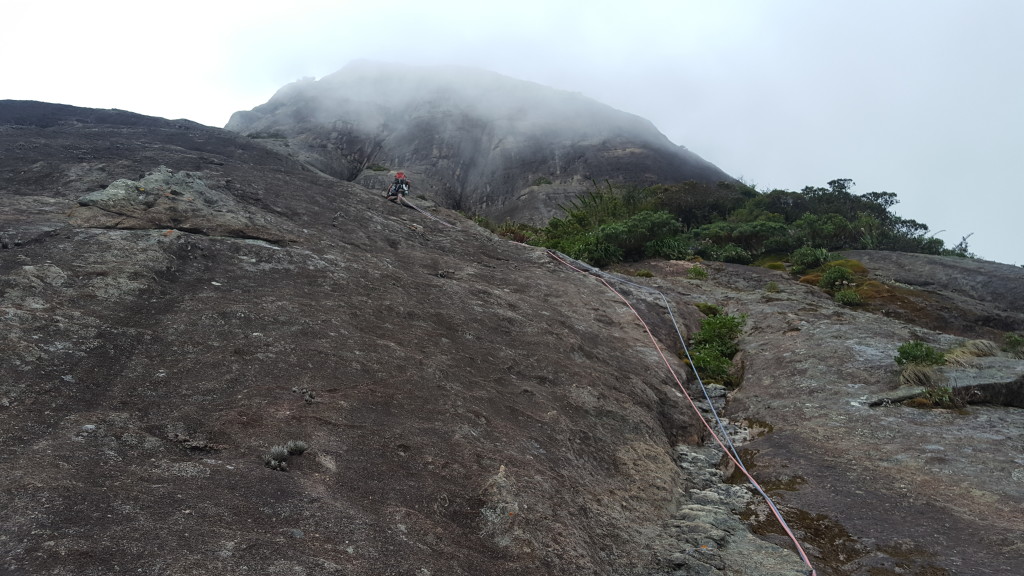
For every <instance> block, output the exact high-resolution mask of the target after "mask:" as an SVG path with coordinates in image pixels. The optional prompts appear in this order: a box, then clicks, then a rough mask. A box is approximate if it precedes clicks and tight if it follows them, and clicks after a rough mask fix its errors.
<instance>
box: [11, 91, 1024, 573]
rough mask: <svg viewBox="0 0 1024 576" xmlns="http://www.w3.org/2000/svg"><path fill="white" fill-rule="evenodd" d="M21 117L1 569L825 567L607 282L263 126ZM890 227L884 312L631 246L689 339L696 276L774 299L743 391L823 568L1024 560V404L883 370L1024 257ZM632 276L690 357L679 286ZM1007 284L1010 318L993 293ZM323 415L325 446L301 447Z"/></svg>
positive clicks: (737, 306)
mask: <svg viewBox="0 0 1024 576" xmlns="http://www.w3.org/2000/svg"><path fill="white" fill-rule="evenodd" d="M0 120H2V123H0V205H2V207H3V209H2V210H0V349H2V355H0V468H2V470H3V471H4V474H3V475H2V476H0V509H2V510H3V511H4V522H2V523H0V573H5V574H18V575H20V574H46V575H50V574H52V575H72V574H73V575H82V574H87V575H99V574H103V575H106V574H116V573H133V574H168V573H172V574H197V575H198V574H210V573H218V574H229V575H231V574H252V573H270V574H277V573H297V574H358V575H363V574H365V575H378V574H423V575H427V574H467V575H468V574H473V575H481V574H483V575H487V574H552V575H554V574H608V575H655V574H659V575H661V574H674V575H680V576H681V575H691V574H702V575H703V574H710V575H734V574H748V575H751V576H754V575H767V574H778V575H792V576H796V575H798V574H806V573H807V571H806V569H805V566H804V565H803V564H802V563H801V562H800V560H799V559H798V557H797V555H796V554H795V553H794V551H793V550H794V548H793V546H792V544H791V543H790V542H789V541H788V539H786V538H783V537H782V536H781V535H780V529H779V528H778V527H777V524H774V523H773V521H772V520H771V518H770V516H769V514H768V511H767V510H766V507H765V505H764V504H761V503H759V502H760V501H759V500H758V499H756V498H754V497H752V491H751V490H750V489H748V488H746V487H744V486H743V485H742V484H739V483H735V484H734V483H733V480H734V478H728V474H729V472H730V468H731V466H730V465H729V464H728V463H727V462H726V461H725V460H724V459H723V458H722V457H721V455H720V454H721V452H720V451H719V450H718V449H717V447H716V446H715V445H714V444H713V443H710V442H709V437H708V436H709V434H708V433H707V431H706V429H705V428H704V426H703V425H702V424H701V423H699V422H698V420H697V419H696V416H695V415H694V414H695V413H694V412H693V410H691V408H690V407H689V402H687V401H686V399H685V398H684V397H683V396H682V390H680V389H679V388H677V387H676V385H675V383H674V381H673V379H672V378H671V376H669V375H668V373H667V372H666V369H665V364H664V362H663V361H662V359H661V357H660V356H659V354H658V353H657V351H656V350H655V349H654V347H653V345H652V343H651V340H650V338H649V337H648V336H647V334H646V333H645V331H644V329H643V326H642V325H641V324H640V323H639V321H638V320H637V318H636V316H635V315H634V314H633V313H632V311H631V310H630V309H629V308H628V307H627V306H626V305H625V303H624V302H623V301H622V300H621V299H619V297H618V296H616V295H614V294H612V293H611V292H610V291H609V290H608V289H607V288H606V287H605V286H604V285H603V284H601V283H600V282H598V281H597V280H595V279H594V278H593V277H591V276H587V275H585V274H581V273H579V272H576V271H573V270H571V269H569V268H567V267H566V266H564V265H562V264H560V263H557V262H555V261H554V260H552V259H551V258H549V257H548V255H547V254H546V253H545V252H544V251H542V250H538V249H536V248H531V247H527V246H523V245H520V244H515V243H511V242H508V241H505V240H502V239H499V238H496V237H494V236H492V235H490V234H489V233H487V232H486V231H484V230H482V229H480V228H478V227H476V226H475V225H474V224H472V223H471V222H469V221H467V220H465V219H463V218H461V217H460V216H459V215H458V214H456V213H453V212H449V211H446V210H443V209H438V208H436V207H433V208H432V202H430V201H429V200H430V199H429V198H428V199H425V200H420V199H417V198H414V199H413V201H414V202H416V203H417V204H418V205H419V206H420V207H421V208H422V209H424V210H425V212H426V214H429V215H431V216H433V217H435V218H440V219H441V220H444V221H445V222H447V223H448V224H451V226H446V225H445V224H443V223H442V222H439V221H437V220H433V219H430V218H429V217H428V216H427V215H425V214H422V213H419V212H416V211H413V210H410V209H407V208H403V207H400V206H397V205H394V204H392V203H389V202H385V201H383V199H381V198H380V197H379V195H378V194H377V192H376V191H374V190H371V189H367V188H365V187H363V186H360V185H358V184H356V183H352V182H346V181H344V180H341V179H337V178H333V177H330V176H327V175H325V174H323V173H321V172H320V171H317V170H316V169H313V168H310V167H309V166H308V165H307V164H306V163H303V162H300V161H299V159H297V158H295V157H291V156H289V155H288V154H282V153H279V152H275V151H273V150H272V149H271V148H270V147H267V146H264V145H262V144H263V143H264V142H263V141H262V140H254V139H251V138H244V137H240V136H239V135H237V134H234V133H231V132H227V131H223V130H218V129H212V128H206V127H202V126H199V125H196V124H193V123H190V122H187V121H168V120H163V119H158V118H149V117H145V116H138V115H134V114H130V113H127V112H121V111H96V110H87V109H80V108H73V107H64V106H55V105H45V104H40V103H30V102H0ZM175 192H178V194H175ZM874 255H875V254H874V253H863V254H858V255H857V257H858V258H860V259H861V260H862V261H863V262H865V264H866V265H867V266H868V268H869V270H871V271H872V273H875V274H876V276H875V279H876V280H886V281H889V282H893V284H892V286H893V287H894V291H893V292H892V294H894V296H892V297H891V298H889V299H888V300H884V301H883V302H881V303H880V304H879V303H875V304H871V305H868V306H866V307H864V308H862V309H850V308H844V307H840V306H838V305H836V304H835V303H833V302H832V300H831V299H830V298H829V297H828V296H827V295H825V294H824V293H822V292H821V291H820V290H817V289H816V288H813V287H810V286H806V285H803V284H800V283H798V282H797V281H795V280H793V279H791V278H790V277H788V276H786V275H785V274H784V273H781V272H775V271H770V270H765V269H758V268H751V267H743V266H734V265H721V264H707V265H708V267H709V269H710V275H709V278H708V280H705V281H698V280H693V279H689V278H688V275H687V270H688V268H689V267H691V266H693V264H692V263H689V262H644V263H640V264H636V265H632V266H623V267H621V268H619V269H618V270H617V271H618V272H620V273H622V274H626V275H629V277H630V279H631V280H632V281H634V282H641V283H645V284H648V285H651V286H655V287H657V288H659V289H661V290H662V291H663V292H664V293H665V294H666V295H667V297H668V299H669V301H670V302H671V303H672V305H673V308H674V309H675V311H676V314H677V316H678V318H679V320H680V324H681V329H682V332H683V334H684V335H687V334H690V333H692V332H693V331H694V330H695V329H696V328H697V326H698V325H699V322H700V320H701V318H702V316H701V314H700V313H699V312H698V311H697V310H696V309H695V307H694V306H693V304H695V303H699V302H709V303H714V304H717V305H719V306H722V307H723V308H725V310H726V311H727V312H729V313H733V314H736V313H743V314H746V315H747V325H746V329H745V332H744V335H743V337H742V338H741V340H740V347H741V349H742V351H741V354H740V356H739V357H738V358H737V363H738V365H739V366H741V367H742V369H743V370H742V373H743V379H742V385H741V386H740V387H739V388H738V389H737V390H735V391H730V392H728V394H727V395H726V391H724V390H722V389H721V388H715V389H713V396H714V398H713V402H715V404H716V408H717V409H718V411H719V413H723V414H727V415H728V416H729V418H730V419H731V420H733V423H732V424H729V423H727V424H726V429H727V431H729V432H730V434H731V435H732V437H733V439H734V441H735V442H737V443H738V444H739V449H740V453H741V455H743V456H744V457H745V460H746V464H747V468H748V469H749V470H750V471H751V472H752V473H753V474H754V476H755V477H757V478H758V479H759V480H761V482H762V484H763V485H764V487H765V489H766V490H767V491H768V492H769V493H770V494H772V495H773V496H774V497H775V499H776V501H777V502H778V503H779V506H780V508H781V510H782V512H783V514H784V516H786V517H787V519H788V520H789V523H790V525H791V526H792V527H793V530H794V532H795V533H796V535H797V537H798V538H799V539H800V540H801V541H802V542H803V543H804V546H805V548H806V549H807V551H808V553H809V555H810V557H811V560H812V561H813V563H814V565H815V567H816V568H817V569H818V572H817V573H818V574H821V575H857V576H881V575H895V574H928V575H953V574H999V575H1009V574H1017V573H1018V572H1019V570H1018V568H1019V566H1021V565H1022V564H1024V550H1022V549H1021V545H1020V541H1019V537H1018V536H1019V530H1020V525H1021V520H1022V517H1021V512H1020V511H1021V510H1022V508H1024V461H1022V460H1021V454H1024V436H1022V431H1024V411H1022V410H1021V409H1019V408H1013V407H1008V406H997V405H991V404H980V405H970V406H967V407H966V408H964V409H962V410H957V411H953V410H921V409H915V408H910V407H908V406H904V405H900V404H896V403H884V404H882V405H879V406H875V407H872V405H871V404H872V400H871V399H872V398H875V397H877V395H878V394H883V393H887V392H891V391H893V390H896V389H897V387H898V384H897V379H896V365H895V363H894V362H893V357H894V355H895V354H896V349H897V347H898V346H899V345H900V344H902V343H903V342H906V341H908V340H910V339H923V340H925V341H927V342H929V343H931V344H933V345H935V346H938V347H942V348H948V347H952V346H955V345H957V344H958V343H960V342H962V341H963V340H964V339H965V338H967V337H970V338H978V337H988V338H993V339H996V338H997V337H999V336H1001V335H1002V332H1001V329H1000V328H998V326H1010V327H1019V326H1021V324H1020V322H1021V317H1020V312H1019V311H1020V310H1024V306H1022V305H1021V304H1024V303H1021V302H1020V301H1019V300H1015V298H1016V296H1014V294H1016V293H1015V292H1014V290H1015V288H1014V287H1013V286H1014V283H1015V282H1019V281H1020V280H1021V278H1020V276H1017V275H1015V274H1019V272H1017V270H1016V269H1012V267H1010V269H1008V268H1005V267H999V266H998V265H990V264H987V263H977V262H972V261H965V260H954V261H952V262H956V263H958V264H957V265H962V266H963V267H961V268H958V269H955V270H960V271H962V270H967V269H969V270H970V274H972V275H974V276H975V277H978V278H980V277H989V278H997V277H1000V278H1003V279H1002V280H998V281H995V280H993V281H984V282H981V281H976V280H971V282H974V284H972V286H974V287H973V288H972V289H971V291H967V292H963V293H962V294H960V295H959V297H958V298H954V297H953V296H952V295H951V294H953V295H955V293H954V292H952V289H953V288H955V287H956V284H955V283H952V284H950V283H949V282H953V281H952V280H948V281H946V282H947V283H946V284H943V285H942V286H939V283H938V282H935V283H933V284H931V285H927V286H926V285H918V286H915V285H913V280H914V278H913V277H903V279H902V280H893V279H892V277H891V276H890V274H891V272H890V269H889V268H886V265H884V264H880V263H878V262H881V261H882V260H879V261H877V262H872V260H871V258H872V257H874ZM878 258H879V259H891V260H892V262H893V264H892V266H893V268H892V270H896V269H899V268H905V269H913V268H912V267H915V266H923V265H924V264H923V263H926V262H925V261H924V260H921V259H919V258H917V257H915V256H913V255H880V256H878ZM935 263H936V265H945V264H947V261H944V260H943V261H938V260H936V261H935ZM640 268H644V269H646V270H648V271H650V272H652V273H653V275H654V277H653V278H650V279H640V278H637V277H634V276H632V274H633V273H634V272H636V271H637V270H638V269H640ZM921 270H922V271H921V272H920V273H919V276H924V275H926V274H928V272H927V269H926V268H921ZM951 270H954V269H951ZM959 273H961V272H958V271H948V272H945V273H944V274H946V275H950V274H959ZM886 276H890V277H889V278H886ZM961 281H962V282H966V281H967V280H966V279H964V280H961ZM612 282H613V284H614V285H615V286H616V287H618V288H619V289H620V290H621V291H622V293H623V295H624V296H625V297H626V298H627V300H629V302H630V303H631V304H632V305H633V306H634V307H635V308H636V309H637V310H638V312H639V314H640V315H641V316H642V317H643V319H644V321H645V322H646V323H647V324H648V325H649V326H650V328H651V330H652V332H653V334H654V335H655V337H656V338H657V340H658V342H660V344H661V346H662V347H663V348H664V349H665V350H666V351H667V352H668V354H667V357H668V358H669V363H670V365H672V366H673V367H675V369H676V370H677V371H679V372H680V373H682V372H683V366H682V365H681V362H678V361H676V360H675V356H674V355H673V353H675V352H676V351H677V350H678V348H679V345H678V343H676V341H675V331H674V327H673V326H672V324H671V322H670V321H669V320H668V318H667V317H666V315H665V313H664V309H663V308H661V305H660V300H659V299H658V298H655V297H652V296H650V295H648V294H647V293H645V292H643V291H641V290H639V289H636V288H629V287H628V286H627V285H624V284H622V283H621V282H619V281H617V280H612ZM770 283H774V285H772V284H770ZM768 286H773V287H774V288H777V289H773V290H768V289H767V288H768ZM896 288H898V290H896ZM998 301H1001V302H1002V304H1001V305H1000V308H999V309H1000V311H1001V312H1000V314H1001V315H1000V316H999V317H1000V318H1001V320H1000V322H1005V323H1004V324H998V325H997V324H985V323H984V322H982V323H974V322H973V321H972V320H971V318H975V317H980V316H976V315H972V314H974V312H971V311H972V310H975V311H980V310H983V309H987V308H990V306H989V304H988V303H996V302H998ZM934 310H938V311H939V312H937V313H934V314H925V312H928V311H934ZM958 311H959V312H958ZM1015 311H1017V312H1015ZM915 319H922V320H923V322H922V323H913V322H912V321H914V320H915ZM954 320H955V321H954ZM1015 329H1019V328H1015ZM944 370H946V372H944V377H946V378H948V379H950V380H956V379H960V380H964V381H968V380H969V377H978V378H981V379H984V380H993V379H995V380H998V379H1000V378H1002V379H1009V378H1014V377H1015V375H1019V374H1020V373H1021V369H1020V361H1019V360H1014V359H1012V358H1009V357H999V358H992V359H984V358H983V359H979V362H978V363H977V364H976V365H962V366H951V367H947V368H946V369H944ZM997 374H1002V375H1003V376H997ZM1012 383H1013V382H1008V383H1004V384H1012ZM684 384H685V385H684V387H683V389H684V390H689V389H690V388H691V387H692V384H691V383H689V382H684ZM726 398H727V399H728V403H727V404H725V405H724V406H723V405H722V402H723V401H724V400H726ZM696 404H697V405H698V408H700V409H702V410H703V411H704V412H705V413H706V412H707V410H708V405H707V401H701V400H697V401H696ZM289 440H301V441H303V442H305V443H307V444H308V447H309V448H308V450H306V451H305V452H304V453H303V454H302V455H292V456H290V457H288V459H287V466H288V471H287V472H281V471H278V470H274V469H271V468H270V467H269V466H267V465H266V458H265V455H267V454H269V453H270V452H271V450H272V448H273V447H274V446H277V445H284V444H285V443H286V442H287V441H289ZM755 535H756V537H755Z"/></svg>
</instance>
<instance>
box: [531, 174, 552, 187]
mask: <svg viewBox="0 0 1024 576" xmlns="http://www.w3.org/2000/svg"><path fill="white" fill-rule="evenodd" d="M545 184H554V182H552V181H551V179H550V178H548V177H546V176H541V177H539V178H537V179H536V180H534V181H533V182H531V183H530V186H544V185H545Z"/></svg>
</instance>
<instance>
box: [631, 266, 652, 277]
mask: <svg viewBox="0 0 1024 576" xmlns="http://www.w3.org/2000/svg"><path fill="white" fill-rule="evenodd" d="M633 276H636V277H637V278H654V272H651V271H650V270H647V269H645V268H641V269H640V270H637V271H636V272H633Z"/></svg>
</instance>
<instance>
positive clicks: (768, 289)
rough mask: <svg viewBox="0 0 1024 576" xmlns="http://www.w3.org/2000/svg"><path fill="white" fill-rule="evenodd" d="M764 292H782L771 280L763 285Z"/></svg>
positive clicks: (777, 284)
mask: <svg viewBox="0 0 1024 576" xmlns="http://www.w3.org/2000/svg"><path fill="white" fill-rule="evenodd" d="M764 291H765V292H768V293H769V294H776V293H778V292H781V291H782V290H781V289H780V288H779V283H778V282H775V281H774V280H773V281H771V282H769V283H767V284H765V286H764Z"/></svg>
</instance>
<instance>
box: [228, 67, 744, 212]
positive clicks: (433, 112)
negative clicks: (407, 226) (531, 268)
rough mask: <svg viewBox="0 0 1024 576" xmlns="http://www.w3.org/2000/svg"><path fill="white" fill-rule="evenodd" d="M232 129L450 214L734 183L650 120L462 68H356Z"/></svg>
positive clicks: (237, 121) (309, 84) (306, 86)
mask: <svg viewBox="0 0 1024 576" xmlns="http://www.w3.org/2000/svg"><path fill="white" fill-rule="evenodd" d="M227 128H228V129H229V130H234V131H237V132H239V133H242V134H245V135H248V136H251V137H255V138H265V139H271V140H274V139H277V140H278V141H279V142H280V143H281V144H286V145H287V146H288V147H289V151H290V152H291V153H293V154H294V155H295V156H296V157H299V158H301V159H303V160H304V161H306V162H308V163H309V164H311V165H313V166H315V167H316V168H317V169H319V170H322V171H323V172H325V173H327V174H329V175H331V176H334V177H336V178H339V179H342V180H349V181H356V182H357V183H360V184H363V185H366V186H367V187H370V188H383V187H384V186H386V182H387V180H386V178H385V177H384V176H385V174H381V173H379V172H374V171H372V170H367V168H368V167H371V166H379V167H385V168H391V169H400V170H404V171H405V172H406V173H407V174H409V175H410V177H411V178H412V180H413V182H414V185H415V190H414V192H417V193H420V192H422V193H425V194H427V195H428V196H430V197H431V198H434V199H436V200H437V201H438V202H440V203H441V204H443V205H444V206H447V207H449V208H453V209H458V210H464V211H467V212H470V213H478V214H483V215H486V216H488V217H490V218H492V219H496V220H503V219H505V218H512V219H516V220H520V221H532V222H535V223H542V222H546V221H547V220H548V219H549V218H550V217H551V216H552V215H554V214H555V213H557V212H558V206H559V205H560V204H562V203H565V202H567V201H569V200H572V199H573V198H574V197H575V196H576V195H577V194H579V193H581V192H585V191H590V190H593V189H594V183H595V182H597V183H599V184H603V183H604V181H605V180H610V181H613V182H627V183H630V184H637V185H650V184H656V183H675V182H681V181H684V180H698V181H702V182H718V181H722V180H727V181H729V180H732V178H730V177H729V176H728V175H727V174H725V173H724V172H722V171H721V170H720V169H718V168H717V167H715V166H714V165H712V164H710V163H708V162H707V161H705V160H703V159H701V158H700V157H699V156H697V155H696V154H694V153H692V152H690V151H689V150H687V149H685V148H683V147H681V146H676V145H674V144H672V143H671V142H669V140H668V138H666V137H665V136H664V135H663V134H661V133H660V132H658V131H657V129H655V127H654V126H653V125H652V124H651V123H650V122H648V121H646V120H644V119H642V118H639V117H637V116H633V115H631V114H626V113H624V112H620V111H618V110H615V109H613V108H610V107H608V106H605V105H603V104H600V103H598V102H596V101H594V100H591V99H589V98H586V97H584V96H582V95H579V94H573V93H567V92H562V91H558V90H554V89H550V88H546V87H543V86H540V85H537V84H533V83H530V82H524V81H520V80H514V79H512V78H508V77H504V76H500V75H498V74H494V73H489V72H484V71H480V70H473V69H463V68H443V67H437V68H431V67H411V66H399V65H393V64H383V63H376V62H356V63H353V64H350V65H349V66H347V67H346V68H344V69H342V70H340V71H339V72H337V73H335V74H332V75H330V76H327V77H325V78H323V79H321V80H319V81H313V80H304V81H300V82H296V83H294V84H290V85H288V86H285V87H284V88H282V89H281V90H280V91H278V93H277V94H276V95H274V97H273V98H271V99H270V101H269V102H267V103H266V104H263V105H261V106H258V107H256V108H255V109H253V110H251V111H245V112H237V113H235V114H234V115H233V116H232V117H231V120H230V121H229V122H228V124H227Z"/></svg>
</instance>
